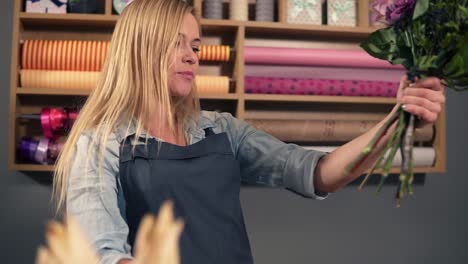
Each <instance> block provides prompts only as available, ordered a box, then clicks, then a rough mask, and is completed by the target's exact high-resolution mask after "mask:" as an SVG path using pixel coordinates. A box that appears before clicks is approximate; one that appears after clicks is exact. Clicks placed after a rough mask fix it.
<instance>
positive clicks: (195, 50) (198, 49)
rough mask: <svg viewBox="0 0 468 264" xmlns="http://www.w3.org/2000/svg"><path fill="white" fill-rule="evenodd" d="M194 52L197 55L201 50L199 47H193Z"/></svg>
mask: <svg viewBox="0 0 468 264" xmlns="http://www.w3.org/2000/svg"><path fill="white" fill-rule="evenodd" d="M192 50H193V52H195V53H198V52H200V48H198V47H193V48H192Z"/></svg>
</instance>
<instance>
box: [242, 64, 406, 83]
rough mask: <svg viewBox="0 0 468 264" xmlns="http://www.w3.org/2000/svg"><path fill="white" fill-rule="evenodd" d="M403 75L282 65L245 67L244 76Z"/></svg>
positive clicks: (392, 79) (389, 78) (375, 78)
mask: <svg viewBox="0 0 468 264" xmlns="http://www.w3.org/2000/svg"><path fill="white" fill-rule="evenodd" d="M404 74H405V71H404V70H403V69H401V70H400V69H391V70H390V69H379V68H377V69H369V68H346V67H317V66H287V67H285V66H283V65H245V67H244V75H245V76H259V77H282V78H305V79H308V78H313V79H314V78H316V79H337V78H339V79H340V80H366V81H385V82H395V81H399V80H400V78H401V76H403V75H404Z"/></svg>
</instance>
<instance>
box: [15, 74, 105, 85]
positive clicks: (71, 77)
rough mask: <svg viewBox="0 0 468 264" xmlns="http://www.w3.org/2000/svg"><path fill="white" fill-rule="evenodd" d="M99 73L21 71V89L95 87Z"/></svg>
mask: <svg viewBox="0 0 468 264" xmlns="http://www.w3.org/2000/svg"><path fill="white" fill-rule="evenodd" d="M99 74H100V72H80V71H41V70H21V71H20V82H21V87H23V88H51V89H86V90H91V89H94V87H96V83H97V80H98V78H99Z"/></svg>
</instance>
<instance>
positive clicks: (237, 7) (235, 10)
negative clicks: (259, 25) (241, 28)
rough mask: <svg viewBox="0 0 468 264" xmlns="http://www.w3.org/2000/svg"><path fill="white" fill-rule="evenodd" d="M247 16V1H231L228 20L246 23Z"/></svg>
mask: <svg viewBox="0 0 468 264" xmlns="http://www.w3.org/2000/svg"><path fill="white" fill-rule="evenodd" d="M248 15H249V4H248V1H247V0H231V4H230V6H229V18H230V19H231V20H242V21H247V20H248Z"/></svg>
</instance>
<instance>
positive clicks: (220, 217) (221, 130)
mask: <svg viewBox="0 0 468 264" xmlns="http://www.w3.org/2000/svg"><path fill="white" fill-rule="evenodd" d="M199 32H200V29H199V24H198V22H197V20H196V19H195V17H194V10H193V8H192V7H191V6H189V5H188V4H187V3H185V2H184V1H178V0H135V1H133V2H132V3H131V4H130V5H129V6H128V7H127V8H126V9H125V10H124V12H123V14H122V15H121V16H120V18H119V21H118V22H117V25H116V27H115V31H114V33H113V36H112V40H111V47H110V52H109V55H108V57H107V61H106V63H105V66H104V69H103V74H102V78H101V80H100V81H99V84H98V85H97V87H96V89H95V90H94V91H93V93H92V94H91V95H90V96H89V98H88V100H87V102H86V104H85V105H84V107H83V109H82V110H81V112H80V116H79V118H78V120H77V121H76V123H75V125H74V126H73V129H72V131H71V133H70V135H69V137H68V141H67V142H66V144H65V147H64V150H63V152H62V153H61V156H60V158H59V160H58V163H57V166H56V168H57V169H56V172H55V182H54V195H55V197H56V198H57V200H58V206H59V208H62V207H64V206H65V205H66V210H67V212H68V213H70V214H72V215H74V216H75V217H76V219H77V220H78V221H79V223H80V225H81V226H83V228H84V229H85V233H86V235H87V236H88V238H89V239H90V240H91V242H92V245H93V246H94V247H95V248H96V249H97V251H98V253H99V254H100V256H101V262H102V263H131V262H132V254H131V246H132V245H133V243H134V241H135V235H136V228H137V227H138V224H139V222H140V221H141V218H142V216H143V215H144V214H145V213H147V212H153V213H155V212H157V211H158V208H159V207H160V205H161V203H162V202H163V201H164V200H166V199H170V200H172V201H174V210H175V214H176V217H180V218H182V219H183V220H184V223H185V225H184V230H183V232H182V235H181V240H180V254H181V263H184V264H185V263H203V264H206V263H224V264H225V263H236V264H238V263H253V259H252V254H251V250H250V246H249V240H248V237H247V233H246V229H245V227H244V220H243V216H242V210H241V206H240V202H239V189H240V183H241V182H247V183H254V184H262V185H267V186H282V187H284V188H288V189H291V190H293V191H294V192H297V193H299V194H302V195H303V196H306V197H311V198H316V199H323V198H325V197H326V196H327V193H329V192H334V191H336V190H338V189H339V188H340V187H342V186H344V185H346V184H347V183H349V182H351V181H352V180H354V179H355V178H357V177H358V176H359V175H360V174H361V173H362V172H364V171H365V170H366V169H367V168H368V167H369V166H370V165H371V164H372V163H373V161H375V159H376V158H375V155H374V156H372V157H370V158H369V159H368V160H367V161H366V162H365V163H363V164H362V166H361V167H360V168H359V169H358V170H356V171H355V173H354V174H353V175H349V176H347V177H342V176H341V172H342V171H343V169H344V166H345V165H346V164H348V163H349V162H350V161H351V160H352V159H353V158H354V157H356V156H357V155H358V153H359V152H360V151H361V149H362V148H363V147H364V146H365V145H366V143H367V142H368V141H369V140H370V138H371V137H372V135H373V134H374V133H375V132H376V130H377V129H378V128H379V127H380V126H381V125H382V123H383V121H382V122H381V123H379V124H378V125H377V126H376V127H374V128H373V129H371V130H370V131H368V132H367V133H365V134H363V135H362V136H360V137H358V138H356V139H355V140H353V141H351V142H349V143H348V144H346V145H344V146H342V147H341V148H339V149H338V150H336V151H334V152H332V153H330V154H327V155H326V153H321V152H317V151H308V150H304V149H303V148H301V147H298V146H296V145H293V144H285V143H283V142H280V141H279V140H277V139H275V138H273V137H272V136H270V135H268V134H266V133H263V132H260V131H256V130H255V129H253V128H252V127H250V126H249V125H247V124H246V123H244V122H242V121H239V120H237V119H235V118H234V117H232V116H231V115H230V114H227V113H216V112H207V111H200V109H199V101H198V98H197V93H196V88H195V87H194V76H195V73H196V71H197V68H198V63H199V62H198V57H197V52H198V49H199V46H200V43H201V40H200V35H199ZM401 83H402V86H404V85H406V82H405V81H404V80H402V82H401ZM417 87H425V88H429V89H423V88H417ZM442 88H443V87H442V86H441V85H440V82H439V80H437V79H425V80H423V81H420V82H418V83H417V84H416V86H415V87H410V88H408V89H405V90H404V93H403V92H400V95H399V97H398V101H399V102H400V103H404V104H406V109H407V111H408V112H411V113H414V114H416V115H418V116H420V118H421V119H422V120H423V121H425V122H426V123H431V122H434V121H435V120H436V118H437V116H438V113H439V112H440V110H441V103H443V102H444V100H445V97H444V94H443V89H442ZM386 141H387V138H383V139H382V141H381V143H380V145H379V147H378V148H377V149H376V150H375V154H377V153H378V152H379V151H381V150H382V146H383V145H384V144H385V143H386Z"/></svg>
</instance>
